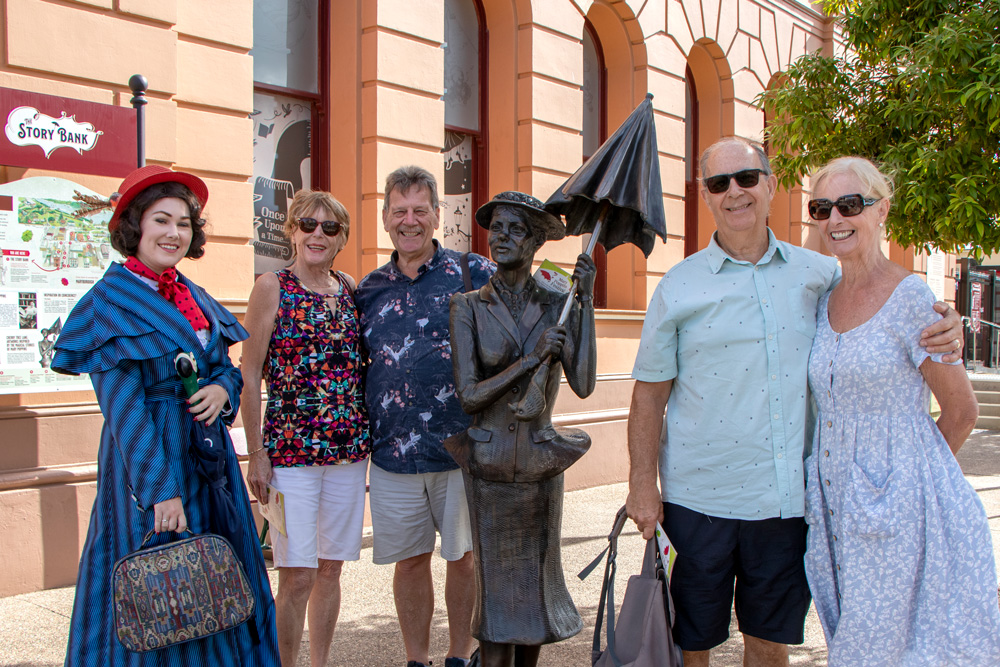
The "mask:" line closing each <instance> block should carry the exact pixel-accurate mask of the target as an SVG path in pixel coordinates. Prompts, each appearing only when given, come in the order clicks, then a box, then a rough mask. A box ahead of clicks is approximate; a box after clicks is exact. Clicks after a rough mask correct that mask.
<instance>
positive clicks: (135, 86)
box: [128, 74, 149, 167]
mask: <svg viewBox="0 0 1000 667" xmlns="http://www.w3.org/2000/svg"><path fill="white" fill-rule="evenodd" d="M128 87H129V88H131V89H132V107H133V108H134V109H135V131H136V143H135V147H136V153H137V159H138V165H137V166H139V167H145V166H146V110H145V108H144V107H145V106H146V89H147V88H149V82H148V81H147V80H146V77H144V76H143V75H141V74H133V75H132V77H131V78H130V79H129V80H128Z"/></svg>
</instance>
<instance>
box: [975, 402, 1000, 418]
mask: <svg viewBox="0 0 1000 667" xmlns="http://www.w3.org/2000/svg"><path fill="white" fill-rule="evenodd" d="M979 417H980V418H982V417H1000V405H997V404H996V403H980V404H979Z"/></svg>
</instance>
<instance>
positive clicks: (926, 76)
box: [757, 0, 1000, 253]
mask: <svg viewBox="0 0 1000 667" xmlns="http://www.w3.org/2000/svg"><path fill="white" fill-rule="evenodd" d="M825 9H826V11H827V13H828V14H829V15H830V16H835V17H836V19H835V21H836V23H837V25H838V27H840V28H842V29H843V36H844V40H845V41H846V46H847V47H848V48H847V50H846V51H844V50H843V49H838V51H843V52H838V53H837V54H836V55H835V57H826V56H823V55H820V54H819V53H814V54H810V55H807V56H805V57H802V58H799V59H798V60H796V61H795V62H794V63H793V64H792V65H791V66H790V67H789V68H788V71H787V72H785V73H784V77H783V80H782V83H781V85H778V86H774V87H773V88H772V89H771V90H768V91H766V92H765V93H763V94H762V95H761V96H760V97H759V98H758V99H757V104H758V105H759V106H761V107H763V108H766V109H767V110H768V112H769V114H770V115H771V118H774V119H777V120H776V121H775V122H773V123H771V125H770V128H769V136H768V139H769V141H770V145H771V148H772V150H773V151H774V152H775V153H776V157H775V159H774V168H775V171H776V173H777V174H778V176H779V178H780V180H781V182H782V184H783V185H785V186H786V187H787V186H791V185H794V184H795V183H797V182H798V181H799V180H800V179H801V177H802V176H803V175H804V174H807V173H809V172H810V171H811V170H813V169H815V168H817V167H819V166H820V165H822V164H823V163H825V162H827V161H828V160H831V159H833V158H835V157H839V156H842V155H861V156H864V157H867V158H869V159H872V160H874V161H876V162H878V163H880V164H881V165H882V167H883V168H885V169H886V170H887V171H888V172H889V173H891V174H892V176H893V178H894V179H895V183H896V194H895V196H894V203H893V207H892V209H891V210H890V213H889V220H888V221H887V223H886V224H887V227H888V229H889V232H890V233H891V234H892V236H893V238H894V239H895V240H896V241H897V242H898V243H900V244H901V245H903V246H908V245H917V246H926V245H928V244H932V245H935V246H937V247H939V248H941V249H943V250H955V249H957V248H960V247H963V246H971V247H972V248H973V249H975V250H977V251H982V252H986V253H992V252H995V251H997V250H998V249H1000V0H827V2H826V3H825Z"/></svg>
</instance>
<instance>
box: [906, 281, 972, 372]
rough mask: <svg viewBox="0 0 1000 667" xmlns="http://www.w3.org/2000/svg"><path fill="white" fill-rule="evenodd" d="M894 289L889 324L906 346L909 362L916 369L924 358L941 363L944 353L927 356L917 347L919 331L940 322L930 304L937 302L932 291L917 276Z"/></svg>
mask: <svg viewBox="0 0 1000 667" xmlns="http://www.w3.org/2000/svg"><path fill="white" fill-rule="evenodd" d="M896 289H897V290H898V291H899V292H900V294H899V295H898V297H899V298H898V301H897V305H896V307H895V309H897V313H898V316H897V317H895V318H893V322H894V325H895V326H897V327H899V331H898V332H897V334H898V335H899V337H900V338H902V341H903V344H904V345H906V351H907V353H908V354H909V357H910V361H912V362H913V365H914V366H915V367H916V368H920V365H921V364H922V363H924V361H926V360H927V358H928V357H930V359H931V361H934V362H936V363H939V364H943V363H945V362H944V361H942V357H944V355H945V353H943V352H942V353H940V354H930V353H929V352H927V349H926V348H924V347H921V346H920V334H921V332H922V331H923V330H924V329H926V328H927V327H929V326H930V325H932V324H934V323H935V322H937V321H939V320H940V319H941V315H940V314H939V313H938V312H937V311H935V310H934V302H935V301H936V300H937V299H936V298H935V297H934V292H932V291H931V288H930V287H928V286H927V284H926V283H925V282H924V281H923V280H921V279H920V278H918V277H917V276H907V277H906V278H905V279H904V280H903V282H901V283H900V284H899V285H898V286H897V287H896ZM891 298H892V297H890V299H891ZM961 363H962V360H961V359H959V360H958V361H955V362H952V363H951V364H949V365H951V366H957V365H958V364H961Z"/></svg>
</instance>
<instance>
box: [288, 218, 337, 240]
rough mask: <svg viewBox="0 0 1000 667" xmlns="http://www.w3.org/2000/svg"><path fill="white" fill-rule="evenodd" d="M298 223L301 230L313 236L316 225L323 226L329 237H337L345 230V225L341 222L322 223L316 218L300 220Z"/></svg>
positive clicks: (329, 221) (325, 221) (327, 221)
mask: <svg viewBox="0 0 1000 667" xmlns="http://www.w3.org/2000/svg"><path fill="white" fill-rule="evenodd" d="M298 222H299V229H301V230H302V231H304V232H305V233H306V234H312V233H313V232H314V231H316V225H322V226H323V233H324V234H326V235H327V236H336V235H337V234H339V233H340V232H342V231H343V230H344V223H342V222H341V221H339V220H324V221H323V222H320V221H319V220H317V219H316V218H299V219H298Z"/></svg>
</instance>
